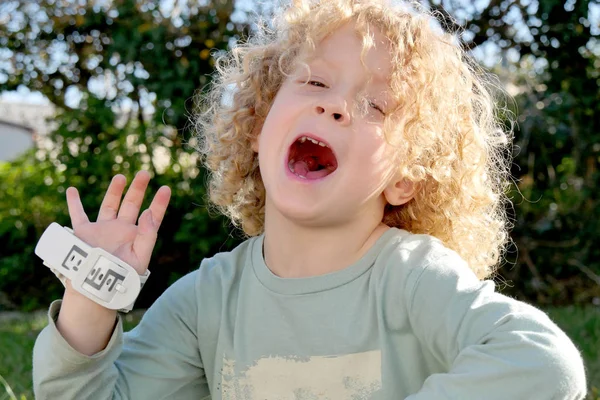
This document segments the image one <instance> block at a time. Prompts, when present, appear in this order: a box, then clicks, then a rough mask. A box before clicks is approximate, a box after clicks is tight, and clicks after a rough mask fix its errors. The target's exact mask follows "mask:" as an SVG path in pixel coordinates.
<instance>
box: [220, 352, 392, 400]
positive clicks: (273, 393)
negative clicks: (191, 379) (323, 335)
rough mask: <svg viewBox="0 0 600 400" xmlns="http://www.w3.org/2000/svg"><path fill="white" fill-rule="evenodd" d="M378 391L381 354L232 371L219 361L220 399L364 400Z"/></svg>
mask: <svg viewBox="0 0 600 400" xmlns="http://www.w3.org/2000/svg"><path fill="white" fill-rule="evenodd" d="M379 390H381V351H380V350H375V351H368V352H364V353H356V354H346V355H340V356H313V357H277V356H269V357H265V358H261V359H259V360H257V361H256V362H255V363H254V364H253V365H251V366H249V367H248V368H246V369H244V370H241V371H236V365H235V360H229V359H227V358H225V359H223V374H222V376H221V395H222V399H223V400H263V399H268V400H317V399H319V400H328V399H329V400H340V399H344V400H345V399H348V400H367V399H372V398H373V395H374V394H375V393H376V392H378V391H379Z"/></svg>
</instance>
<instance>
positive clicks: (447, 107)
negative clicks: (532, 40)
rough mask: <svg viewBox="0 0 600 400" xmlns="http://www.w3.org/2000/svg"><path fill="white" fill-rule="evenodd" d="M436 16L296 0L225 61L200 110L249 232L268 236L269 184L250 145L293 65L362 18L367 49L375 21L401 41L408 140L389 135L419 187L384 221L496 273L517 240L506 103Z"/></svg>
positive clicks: (398, 118) (208, 147)
mask: <svg viewBox="0 0 600 400" xmlns="http://www.w3.org/2000/svg"><path fill="white" fill-rule="evenodd" d="M432 21H434V19H433V18H432V15H430V14H429V13H428V12H426V11H424V10H423V9H422V8H420V7H419V6H418V5H416V4H414V3H410V4H409V3H403V4H402V5H400V6H392V5H390V4H388V3H385V2H384V1H382V0H362V1H360V0H326V1H320V2H319V1H309V0H295V1H293V4H291V5H290V6H289V7H287V8H286V9H285V10H284V11H283V12H282V13H280V14H279V15H278V16H277V17H276V18H275V20H274V24H273V27H274V29H269V28H267V27H266V26H262V27H259V28H258V31H257V32H256V34H255V35H253V36H252V37H251V38H250V39H248V40H247V41H246V42H245V43H242V44H239V45H238V46H237V47H235V48H234V49H233V50H232V51H231V52H230V53H228V54H227V55H225V56H222V57H220V58H219V59H218V60H217V63H216V76H215V78H214V80H213V83H212V85H211V89H210V91H209V93H208V94H207V95H198V98H197V100H198V102H199V104H198V110H199V111H198V112H197V113H196V114H195V115H194V122H195V127H196V130H197V132H198V135H199V139H200V141H199V143H200V144H199V146H198V150H199V151H200V153H201V154H202V155H203V156H204V157H203V160H204V162H205V165H206V167H207V169H208V171H209V173H210V176H209V197H210V200H211V202H212V203H213V204H214V205H216V206H217V208H218V209H219V211H220V212H222V213H224V214H225V215H226V216H228V217H229V218H230V219H231V220H232V221H233V223H234V224H235V225H236V226H240V225H241V228H242V230H243V231H244V233H245V234H246V235H248V236H254V235H258V234H261V233H262V232H263V229H264V226H263V225H264V213H265V188H264V185H263V182H262V178H261V174H260V171H259V167H258V157H257V154H256V153H255V152H254V151H253V150H252V146H251V143H252V141H253V140H254V139H255V138H256V136H257V134H258V133H260V130H261V127H262V124H263V123H264V121H265V119H266V117H267V114H268V112H269V109H270V107H271V105H272V103H273V100H274V98H275V95H276V94H277V91H278V89H279V87H280V86H281V84H282V83H283V81H284V80H285V78H286V71H288V70H289V68H290V67H291V66H293V64H294V62H295V61H296V60H297V58H298V56H299V54H301V53H302V52H303V51H304V50H306V49H307V48H313V49H314V47H315V44H318V43H319V42H320V41H322V40H323V39H324V38H325V37H326V36H327V35H328V34H330V33H331V32H333V31H335V30H336V29H338V28H340V27H341V26H342V25H344V24H345V23H348V22H354V23H355V24H356V27H357V30H358V31H360V32H361V33H362V34H363V46H364V48H365V49H366V48H368V47H369V46H372V45H373V44H372V41H371V40H369V36H368V32H369V29H370V28H369V27H376V28H378V29H379V31H380V32H381V33H382V34H383V35H384V36H385V37H386V38H387V39H388V40H389V42H390V46H391V49H392V50H391V51H392V65H393V73H392V76H391V79H390V87H391V92H392V93H393V95H394V96H395V100H396V101H397V107H396V108H395V109H394V110H393V111H392V112H389V113H387V116H386V121H385V123H384V129H385V132H386V135H387V137H388V141H390V138H394V137H395V138H399V137H401V139H402V140H391V141H393V142H395V143H394V144H395V145H396V146H398V150H399V154H400V153H401V154H402V158H401V159H402V162H401V163H399V165H398V168H399V170H400V172H401V173H402V174H403V175H404V177H405V178H406V179H408V180H410V181H412V182H414V183H415V184H416V185H417V187H418V190H417V193H416V195H415V197H414V198H413V199H412V200H411V201H410V202H408V203H407V204H404V205H402V206H397V207H396V206H391V205H388V206H387V207H386V209H385V213H384V218H383V222H384V223H385V224H387V225H389V226H393V227H398V228H401V229H405V230H407V231H409V232H412V233H423V234H429V235H432V236H435V237H437V238H438V239H440V240H441V241H442V242H443V243H444V244H445V245H446V246H447V247H449V248H450V249H453V250H454V251H456V252H457V253H459V254H460V255H461V256H462V257H463V258H464V259H465V260H466V261H467V262H468V264H469V265H470V267H471V269H472V270H473V271H474V272H475V274H476V275H477V276H478V277H479V278H480V279H484V278H486V277H489V276H490V275H491V274H492V273H493V272H494V271H495V267H496V266H497V265H498V263H499V262H500V260H501V258H502V255H503V252H504V249H505V247H506V245H507V243H508V229H509V223H508V218H507V215H506V210H505V206H506V203H507V201H508V200H507V196H506V190H507V186H508V182H509V180H508V178H509V177H510V175H509V170H510V169H509V166H510V162H511V160H510V153H511V151H510V150H511V148H510V145H511V143H512V135H511V130H510V129H505V128H504V124H503V122H502V121H501V120H500V119H499V118H498V116H497V113H496V112H497V110H499V109H502V108H501V107H499V105H498V104H497V102H496V99H495V98H494V96H493V93H494V91H492V87H494V86H493V85H491V82H492V80H491V78H490V77H489V76H488V75H487V74H486V73H484V72H483V71H482V70H481V69H480V68H479V67H477V64H476V63H475V62H474V61H472V59H470V58H469V56H468V55H467V54H466V53H465V51H464V50H462V49H461V48H460V46H459V45H458V44H457V43H456V40H455V39H454V37H453V36H452V35H450V34H448V33H444V32H442V29H438V28H439V25H437V28H436V24H434V23H432ZM495 92H499V91H498V90H496V91H495ZM500 93H502V92H501V91H500ZM391 141H390V142H391Z"/></svg>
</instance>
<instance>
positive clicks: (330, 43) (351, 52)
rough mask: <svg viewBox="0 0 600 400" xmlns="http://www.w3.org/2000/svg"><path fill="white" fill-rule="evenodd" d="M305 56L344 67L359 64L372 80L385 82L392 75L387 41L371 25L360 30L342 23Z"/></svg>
mask: <svg viewBox="0 0 600 400" xmlns="http://www.w3.org/2000/svg"><path fill="white" fill-rule="evenodd" d="M365 43H367V44H368V46H367V48H365ZM308 59H309V61H319V62H325V63H333V64H337V65H341V66H345V67H348V68H349V67H350V66H357V65H362V67H363V68H364V70H365V72H366V73H367V74H369V76H370V77H372V79H373V80H375V81H382V82H387V81H389V78H390V75H391V74H392V59H391V46H390V44H389V40H388V39H387V38H386V37H385V36H384V35H383V34H382V33H381V32H380V31H379V29H377V28H376V27H374V26H372V25H371V26H368V29H364V30H363V32H361V31H360V30H358V29H357V27H356V25H355V24H354V23H347V24H345V25H343V26H342V27H340V28H338V29H336V30H335V31H334V32H332V33H331V34H330V35H328V36H327V37H326V38H325V39H324V40H323V41H321V42H320V43H319V44H317V46H316V47H315V49H314V52H312V54H310V55H309V57H308Z"/></svg>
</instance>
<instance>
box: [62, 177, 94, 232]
mask: <svg viewBox="0 0 600 400" xmlns="http://www.w3.org/2000/svg"><path fill="white" fill-rule="evenodd" d="M67 207H68V208H69V216H70V217H71V225H72V226H73V229H77V227H78V226H81V225H83V224H86V223H89V222H90V220H89V219H88V216H87V214H86V213H85V210H84V209H83V204H81V199H80V198H79V192H78V191H77V189H75V188H74V187H70V188H68V189H67Z"/></svg>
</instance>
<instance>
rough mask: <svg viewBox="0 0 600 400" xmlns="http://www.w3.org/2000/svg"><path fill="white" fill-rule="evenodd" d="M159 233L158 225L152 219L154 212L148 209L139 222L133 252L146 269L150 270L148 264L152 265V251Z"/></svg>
mask: <svg viewBox="0 0 600 400" xmlns="http://www.w3.org/2000/svg"><path fill="white" fill-rule="evenodd" d="M157 232H158V231H157V229H156V224H155V223H154V219H153V217H152V211H150V209H147V210H145V211H144V212H143V213H142V215H140V218H139V221H138V234H137V236H136V237H135V239H134V241H133V252H134V253H135V255H136V256H137V258H138V260H139V261H140V263H141V265H142V266H143V267H144V269H145V268H148V264H150V258H151V257H152V250H153V249H154V245H155V244H156V238H157V236H158V234H157Z"/></svg>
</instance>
